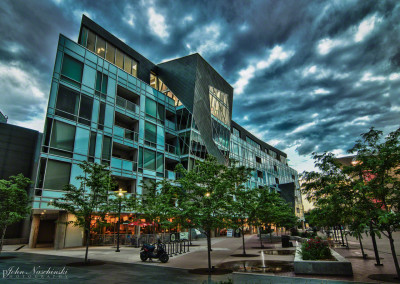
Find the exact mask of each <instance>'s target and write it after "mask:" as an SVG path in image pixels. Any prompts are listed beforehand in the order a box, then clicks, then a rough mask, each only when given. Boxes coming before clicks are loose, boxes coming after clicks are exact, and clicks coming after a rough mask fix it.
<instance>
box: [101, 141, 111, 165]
mask: <svg viewBox="0 0 400 284" xmlns="http://www.w3.org/2000/svg"><path fill="white" fill-rule="evenodd" d="M101 158H102V159H103V160H107V161H109V160H110V159H111V137H108V136H103V151H102V155H101Z"/></svg>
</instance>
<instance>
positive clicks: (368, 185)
mask: <svg viewBox="0 0 400 284" xmlns="http://www.w3.org/2000/svg"><path fill="white" fill-rule="evenodd" d="M349 152H350V153H354V154H356V155H357V156H356V161H357V164H356V166H355V167H354V171H355V172H358V173H360V180H362V181H363V188H364V189H365V196H366V199H368V200H371V201H373V203H372V204H373V205H374V210H372V212H371V213H373V215H372V226H373V227H375V228H376V229H378V230H379V231H380V232H381V233H382V234H383V235H385V236H386V237H387V238H388V239H389V243H390V248H391V251H392V257H393V260H394V264H395V267H396V272H397V275H398V277H399V278H400V267H399V263H398V260H397V256H396V250H395V246H394V240H393V232H394V231H396V230H398V229H399V228H400V211H399V209H400V178H399V177H400V128H399V129H397V130H395V131H393V132H391V133H389V134H388V135H387V136H386V137H383V132H382V131H379V130H375V129H374V128H371V129H370V131H368V132H367V133H364V134H362V135H361V139H360V140H358V141H357V143H356V144H355V145H354V147H353V148H352V149H350V151H349ZM368 209H371V204H369V208H368Z"/></svg>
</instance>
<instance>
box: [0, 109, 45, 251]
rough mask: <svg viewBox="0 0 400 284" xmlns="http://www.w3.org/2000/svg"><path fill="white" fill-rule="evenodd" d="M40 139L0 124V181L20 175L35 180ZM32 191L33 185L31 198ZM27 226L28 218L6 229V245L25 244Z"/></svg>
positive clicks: (32, 132) (39, 136)
mask: <svg viewBox="0 0 400 284" xmlns="http://www.w3.org/2000/svg"><path fill="white" fill-rule="evenodd" d="M0 117H1V115H0ZM6 121H7V120H6ZM41 138H42V134H41V133H39V132H38V131H35V130H32V129H28V128H24V127H20V126H16V125H12V124H7V123H0V179H8V178H9V177H10V176H12V175H17V174H20V173H22V174H23V175H24V176H25V177H28V178H30V179H31V180H32V181H34V180H36V171H37V163H38V160H39V154H40V145H41ZM33 189H34V184H32V185H31V187H30V188H29V189H27V190H28V194H29V195H30V196H31V197H33ZM29 226H30V216H29V218H28V219H27V220H26V221H22V222H20V223H17V224H14V225H12V226H10V227H8V228H7V231H6V235H5V238H6V243H27V241H28V238H29Z"/></svg>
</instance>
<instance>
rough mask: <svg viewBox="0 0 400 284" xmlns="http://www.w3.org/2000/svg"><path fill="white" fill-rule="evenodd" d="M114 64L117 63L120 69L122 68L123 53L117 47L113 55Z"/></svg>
mask: <svg viewBox="0 0 400 284" xmlns="http://www.w3.org/2000/svg"><path fill="white" fill-rule="evenodd" d="M115 65H117V66H118V67H119V68H121V69H124V54H123V53H122V52H121V51H119V50H118V49H117V52H116V57H115Z"/></svg>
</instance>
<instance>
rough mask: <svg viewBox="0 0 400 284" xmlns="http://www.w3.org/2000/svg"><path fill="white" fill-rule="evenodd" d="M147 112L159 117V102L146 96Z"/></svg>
mask: <svg viewBox="0 0 400 284" xmlns="http://www.w3.org/2000/svg"><path fill="white" fill-rule="evenodd" d="M146 114H148V115H151V116H152V117H157V103H156V102H155V101H153V100H152V99H149V98H146Z"/></svg>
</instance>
